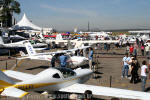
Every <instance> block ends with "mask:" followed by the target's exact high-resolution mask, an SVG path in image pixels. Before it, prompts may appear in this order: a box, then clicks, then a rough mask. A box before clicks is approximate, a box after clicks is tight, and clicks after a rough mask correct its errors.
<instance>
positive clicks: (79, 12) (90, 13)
mask: <svg viewBox="0 0 150 100" xmlns="http://www.w3.org/2000/svg"><path fill="white" fill-rule="evenodd" d="M40 7H41V8H46V9H49V10H51V11H55V12H60V13H68V14H75V15H84V16H88V17H96V16H98V13H97V12H95V11H91V10H82V9H79V8H76V9H73V8H62V7H54V6H51V5H40Z"/></svg>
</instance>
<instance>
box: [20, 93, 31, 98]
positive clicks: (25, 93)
mask: <svg viewBox="0 0 150 100" xmlns="http://www.w3.org/2000/svg"><path fill="white" fill-rule="evenodd" d="M27 94H29V93H28V92H25V93H23V94H22V95H21V96H20V97H19V98H22V97H24V96H25V95H27Z"/></svg>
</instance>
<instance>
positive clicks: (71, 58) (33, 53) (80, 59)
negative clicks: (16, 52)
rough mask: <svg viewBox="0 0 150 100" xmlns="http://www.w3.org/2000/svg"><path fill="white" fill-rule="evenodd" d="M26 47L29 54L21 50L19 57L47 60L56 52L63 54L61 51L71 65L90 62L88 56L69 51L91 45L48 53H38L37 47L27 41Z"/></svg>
mask: <svg viewBox="0 0 150 100" xmlns="http://www.w3.org/2000/svg"><path fill="white" fill-rule="evenodd" d="M25 47H26V50H27V53H28V54H27V55H25V54H24V53H23V52H21V56H22V57H21V58H17V59H31V60H45V61H51V59H52V57H53V56H54V55H55V54H61V53H65V54H66V56H67V58H68V60H67V62H68V63H69V65H73V66H81V65H85V64H88V58H86V57H83V56H71V55H70V54H67V53H68V52H69V53H70V52H73V51H75V50H78V49H86V48H89V46H86V47H82V48H76V49H71V50H63V51H57V52H47V53H37V52H36V51H35V49H34V48H33V46H32V45H31V44H30V43H29V42H26V43H25Z"/></svg>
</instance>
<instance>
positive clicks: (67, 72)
mask: <svg viewBox="0 0 150 100" xmlns="http://www.w3.org/2000/svg"><path fill="white" fill-rule="evenodd" d="M56 69H58V70H59V71H60V72H61V73H62V74H63V76H64V78H68V77H72V76H75V75H76V73H75V72H74V71H73V70H71V69H69V68H64V67H58V68H56Z"/></svg>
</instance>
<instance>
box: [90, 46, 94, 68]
mask: <svg viewBox="0 0 150 100" xmlns="http://www.w3.org/2000/svg"><path fill="white" fill-rule="evenodd" d="M92 63H93V49H92V48H89V67H90V69H91V70H92V69H93V67H92V66H93V64H92Z"/></svg>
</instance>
